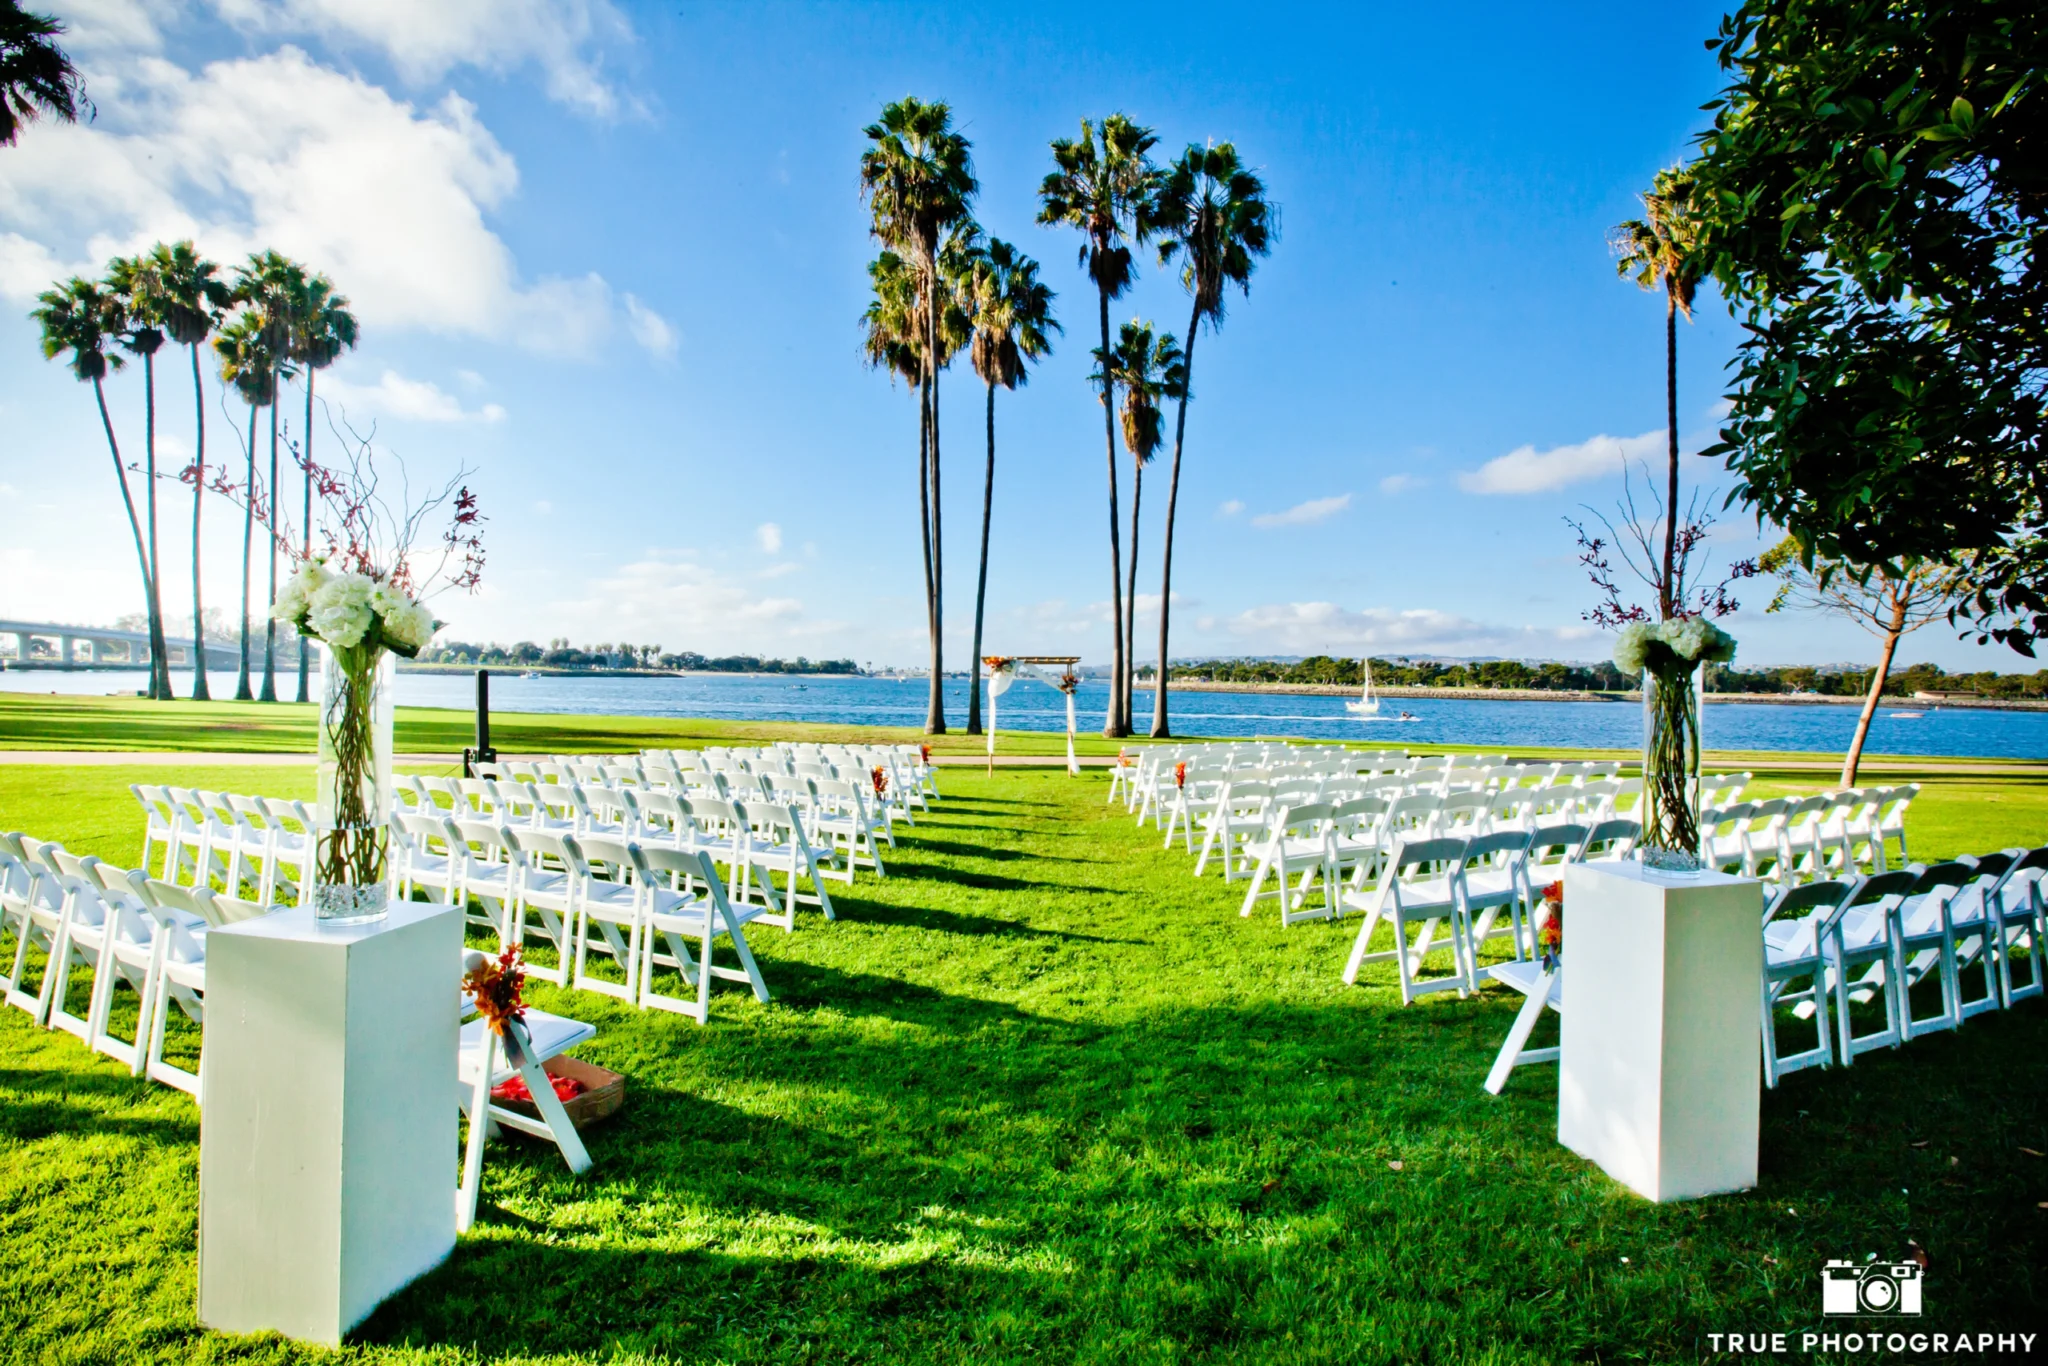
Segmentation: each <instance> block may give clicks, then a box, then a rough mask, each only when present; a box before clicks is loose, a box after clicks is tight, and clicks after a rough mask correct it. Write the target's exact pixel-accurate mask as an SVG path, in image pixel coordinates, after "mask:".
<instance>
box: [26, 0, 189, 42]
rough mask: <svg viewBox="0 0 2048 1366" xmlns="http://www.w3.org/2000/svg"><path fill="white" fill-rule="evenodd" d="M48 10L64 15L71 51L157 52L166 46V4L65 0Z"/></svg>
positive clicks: (158, 0) (140, 0)
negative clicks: (164, 34)
mask: <svg viewBox="0 0 2048 1366" xmlns="http://www.w3.org/2000/svg"><path fill="white" fill-rule="evenodd" d="M44 8H48V9H55V10H58V11H60V15H59V17H60V18H61V20H62V22H63V24H64V39H63V42H64V47H65V48H66V49H67V50H68V51H72V52H81V53H82V52H88V51H95V50H99V49H107V50H110V51H115V52H155V51H157V50H159V49H160V48H162V47H163V45H164V37H163V21H164V19H165V18H166V17H167V9H168V6H167V5H166V4H164V3H163V0H64V3H62V4H59V5H51V6H47V7H44Z"/></svg>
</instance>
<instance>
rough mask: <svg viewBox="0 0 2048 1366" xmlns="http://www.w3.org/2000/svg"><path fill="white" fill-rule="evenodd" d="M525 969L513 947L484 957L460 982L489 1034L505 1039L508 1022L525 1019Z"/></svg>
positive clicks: (516, 947)
mask: <svg viewBox="0 0 2048 1366" xmlns="http://www.w3.org/2000/svg"><path fill="white" fill-rule="evenodd" d="M525 986H526V967H525V965H524V964H522V963H521V962H520V961H519V946H518V945H517V944H514V945H513V946H512V947H511V948H509V949H506V950H505V951H504V952H503V953H501V954H499V955H498V956H497V957H496V958H486V959H484V961H483V962H481V963H479V964H477V965H476V966H475V967H474V968H472V969H470V971H469V972H468V974H467V975H465V976H464V977H463V979H462V989H463V990H464V991H465V992H467V993H468V994H469V998H470V999H471V1000H473V1001H475V1002H476V1009H477V1013H478V1014H480V1015H482V1016H483V1017H484V1023H485V1024H486V1025H487V1026H489V1028H490V1031H491V1033H493V1034H496V1035H497V1036H498V1037H499V1038H501V1039H502V1038H504V1037H505V1027H506V1024H507V1022H508V1021H511V1020H521V1019H524V1018H526V999H525V997H524V995H523V994H522V993H523V990H524V988H525Z"/></svg>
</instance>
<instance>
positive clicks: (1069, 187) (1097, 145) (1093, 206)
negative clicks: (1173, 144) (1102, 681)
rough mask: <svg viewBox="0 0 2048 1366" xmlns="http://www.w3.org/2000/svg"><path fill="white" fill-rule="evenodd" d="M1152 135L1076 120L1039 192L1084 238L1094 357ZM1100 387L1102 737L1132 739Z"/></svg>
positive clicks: (1130, 262) (1109, 402)
mask: <svg viewBox="0 0 2048 1366" xmlns="http://www.w3.org/2000/svg"><path fill="white" fill-rule="evenodd" d="M1158 141H1159V139H1158V137H1157V136H1156V135H1155V134H1154V133H1153V132H1152V130H1151V129H1149V128H1144V127H1140V126H1139V125H1138V124H1135V123H1133V122H1131V120H1130V119H1128V118H1126V117H1125V116H1124V115H1122V114H1111V115H1110V116H1109V117H1107V118H1105V119H1103V120H1102V121H1101V123H1100V124H1096V123H1091V122H1090V121H1089V120H1087V119H1083V120H1081V136H1080V137H1079V138H1075V139H1067V138H1060V139H1057V140H1055V141H1054V142H1053V144H1052V159H1053V167H1054V169H1053V170H1052V172H1051V173H1050V174H1048V175H1047V176H1046V177H1045V180H1044V181H1043V182H1042V183H1041V184H1040V185H1039V187H1038V221H1039V222H1040V223H1044V224H1047V225H1054V224H1065V225H1066V226H1068V227H1072V228H1076V229H1079V230H1080V232H1081V233H1082V234H1084V238H1085V240H1084V241H1083V243H1082V246H1081V250H1080V261H1081V264H1082V265H1083V266H1085V267H1086V268H1087V271H1088V278H1089V279H1091V280H1093V281H1094V282H1095V292H1096V303H1097V310H1096V311H1097V320H1098V321H1099V323H1100V325H1101V329H1102V344H1101V346H1100V347H1099V348H1098V354H1099V355H1104V356H1106V355H1108V354H1109V351H1110V342H1109V301H1110V300H1111V299H1118V298H1122V297H1123V295H1124V293H1125V291H1127V290H1128V289H1130V287H1131V283H1132V281H1133V280H1135V279H1136V278H1137V267H1136V264H1135V262H1134V259H1133V257H1132V254H1131V247H1132V246H1133V244H1136V245H1140V246H1142V245H1143V244H1144V243H1145V242H1147V241H1149V240H1150V239H1151V236H1152V232H1153V229H1154V227H1155V225H1156V217H1157V206H1156V200H1157V197H1158V194H1159V189H1160V174H1159V171H1158V169H1157V168H1156V167H1154V166H1153V164H1152V156H1151V154H1152V148H1153V147H1154V146H1156V145H1157V144H1158ZM1091 378H1094V379H1095V380H1097V382H1099V383H1100V384H1101V385H1102V435H1103V441H1104V444H1105V446H1106V447H1107V451H1108V457H1109V605H1110V620H1111V623H1112V625H1111V628H1110V634H1111V635H1112V636H1113V637H1114V638H1115V643H1114V645H1113V647H1112V649H1111V652H1110V654H1111V659H1110V687H1109V717H1108V721H1107V724H1106V725H1104V726H1103V729H1102V733H1103V734H1104V735H1107V736H1110V737H1112V738H1120V737H1122V736H1126V735H1129V734H1130V733H1131V661H1130V660H1129V658H1128V657H1127V656H1126V654H1125V651H1124V633H1123V630H1122V627H1121V623H1122V621H1123V619H1124V606H1123V600H1124V589H1123V568H1124V561H1123V548H1122V546H1121V545H1120V543H1119V534H1118V529H1117V486H1116V407H1117V404H1116V394H1115V392H1114V391H1113V381H1112V379H1111V377H1110V368H1109V367H1108V366H1102V367H1100V368H1098V370H1097V371H1096V373H1095V375H1094V376H1092V377H1091Z"/></svg>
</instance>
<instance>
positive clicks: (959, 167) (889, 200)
mask: <svg viewBox="0 0 2048 1366" xmlns="http://www.w3.org/2000/svg"><path fill="white" fill-rule="evenodd" d="M863 131H864V133H865V134H866V136H867V139H868V141H869V142H870V143H871V144H872V145H871V146H870V147H869V148H868V150H867V151H865V152H863V153H862V154H861V159H860V184H861V195H862V197H863V198H865V199H866V200H867V201H868V204H869V207H870V209H871V211H872V213H873V220H872V223H871V224H870V231H871V232H872V233H873V234H874V236H875V238H876V239H877V240H878V241H880V242H882V243H883V245H885V246H887V247H890V248H892V249H893V250H894V251H895V252H897V253H899V254H900V256H901V259H903V260H904V261H905V262H906V263H907V264H908V265H909V266H910V268H911V270H912V272H913V275H914V278H915V280H916V286H917V291H918V304H919V312H920V313H921V315H922V316H921V318H920V322H921V328H920V330H921V332H922V334H923V338H924V341H923V344H922V348H921V351H922V354H924V355H926V356H931V357H935V358H936V361H937V363H936V364H934V365H928V366H924V367H922V371H923V372H922V376H921V380H922V383H921V390H920V393H921V398H922V404H921V406H922V408H923V417H922V419H921V425H922V426H923V427H924V428H925V430H926V433H927V437H926V441H925V442H924V447H923V448H924V449H925V450H926V451H927V453H928V463H927V464H925V465H924V466H922V467H921V470H920V479H919V484H920V491H919V495H918V497H919V502H920V505H921V506H922V507H923V508H924V509H925V512H924V529H923V530H924V536H925V539H926V541H927V542H928V544H929V546H930V552H929V553H930V558H931V573H930V576H929V577H928V579H927V580H926V585H925V593H926V597H925V606H926V618H927V622H928V626H929V629H930V632H931V660H932V668H931V698H930V702H929V704H928V706H927V709H926V713H925V730H926V731H927V732H929V733H930V734H933V735H943V734H944V733H945V730H946V706H945V702H946V699H945V673H944V660H943V652H942V649H941V639H940V637H941V633H942V629H943V626H944V622H945V597H944V584H945V549H944V538H943V536H942V534H941V533H942V529H943V521H942V502H941V498H940V479H939V471H940V464H939V385H938V372H939V370H941V369H943V368H944V366H945V362H946V360H947V354H946V350H945V346H944V343H943V341H942V339H941V337H940V332H941V329H942V327H943V325H944V324H943V315H944V314H945V312H946V309H947V304H946V301H945V300H943V299H942V298H941V295H942V294H944V293H945V292H946V291H945V289H944V287H943V281H942V280H941V278H940V271H939V250H940V244H941V242H942V241H943V240H944V238H945V236H946V234H947V233H948V231H950V230H952V229H955V228H958V227H960V226H962V225H963V224H965V223H966V222H967V221H968V218H969V206H970V205H971V203H972V201H973V199H974V195H975V192H976V191H977V190H978V189H979V188H980V187H979V186H978V185H977V184H976V183H975V179H974V169H973V163H972V160H971V158H970V157H969V151H970V144H969V143H968V141H967V139H966V138H964V137H962V136H961V135H960V134H959V133H956V132H954V131H953V113H952V110H951V109H950V108H949V107H948V106H947V105H946V104H944V103H943V102H937V101H933V102H927V101H924V100H919V99H917V98H915V97H914V96H907V97H905V98H904V99H901V100H898V101H897V102H896V103H894V104H891V105H888V106H886V107H884V108H883V110H882V116H881V118H880V119H879V120H878V121H876V122H875V123H872V124H869V125H868V127H867V128H866V129H864V130H863Z"/></svg>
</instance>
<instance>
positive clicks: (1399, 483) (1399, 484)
mask: <svg viewBox="0 0 2048 1366" xmlns="http://www.w3.org/2000/svg"><path fill="white" fill-rule="evenodd" d="M1427 482H1428V481H1427V480H1425V479H1424V478H1423V477H1422V476H1421V475H1419V474H1390V475H1388V476H1387V477H1386V478H1384V479H1382V480H1380V492H1381V493H1384V494H1385V495H1387V497H1389V498H1392V497H1395V496H1397V495H1399V494H1403V493H1406V492H1408V490H1410V489H1419V488H1421V487H1422V486H1423V485H1424V484H1425V483H1427Z"/></svg>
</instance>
